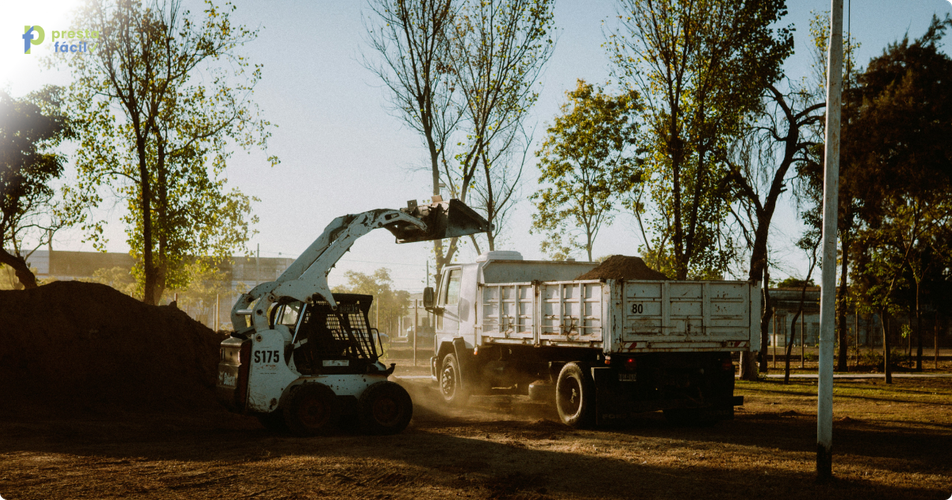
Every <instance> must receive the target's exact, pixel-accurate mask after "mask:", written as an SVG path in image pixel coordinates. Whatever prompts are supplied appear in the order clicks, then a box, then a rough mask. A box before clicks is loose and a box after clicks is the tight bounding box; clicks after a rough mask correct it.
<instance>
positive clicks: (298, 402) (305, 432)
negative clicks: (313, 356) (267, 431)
mask: <svg viewBox="0 0 952 500" xmlns="http://www.w3.org/2000/svg"><path fill="white" fill-rule="evenodd" d="M339 413H340V406H339V405H338V403H337V396H336V395H335V394H334V391H333V390H331V388H330V387H327V386H326V385H324V384H317V383H309V384H301V385H299V386H297V387H295V388H294V389H292V392H291V393H290V394H289V395H288V399H287V403H286V404H285V405H284V421H285V423H286V424H287V426H288V429H289V430H290V431H291V432H292V433H294V434H296V435H298V436H316V435H325V434H328V433H330V432H331V431H332V430H333V427H334V424H335V423H336V422H337V418H338V416H339Z"/></svg>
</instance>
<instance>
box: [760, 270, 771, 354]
mask: <svg viewBox="0 0 952 500" xmlns="http://www.w3.org/2000/svg"><path fill="white" fill-rule="evenodd" d="M771 318H773V308H771V307H770V271H769V268H768V267H767V266H764V313H763V316H761V318H760V352H759V353H757V361H758V362H759V363H760V373H767V369H768V367H767V328H768V327H769V326H770V319H771Z"/></svg>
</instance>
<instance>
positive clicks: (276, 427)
mask: <svg viewBox="0 0 952 500" xmlns="http://www.w3.org/2000/svg"><path fill="white" fill-rule="evenodd" d="M255 416H256V417H257V418H258V422H261V425H263V426H264V428H265V429H268V430H269V431H271V432H287V431H288V425H287V424H286V423H284V412H283V411H281V410H275V411H273V412H271V413H258V414H256V415H255Z"/></svg>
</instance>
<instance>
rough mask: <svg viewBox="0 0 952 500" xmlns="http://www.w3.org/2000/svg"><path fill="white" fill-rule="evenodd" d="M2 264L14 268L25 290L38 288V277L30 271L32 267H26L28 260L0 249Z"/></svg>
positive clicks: (0, 262)
mask: <svg viewBox="0 0 952 500" xmlns="http://www.w3.org/2000/svg"><path fill="white" fill-rule="evenodd" d="M0 264H4V265H7V266H10V267H12V268H13V272H14V273H16V276H17V280H19V281H20V284H21V285H23V288H36V286H37V285H36V275H34V274H33V271H30V266H28V265H26V259H24V258H22V257H20V256H17V255H13V254H11V253H8V252H7V251H6V250H4V249H3V247H0Z"/></svg>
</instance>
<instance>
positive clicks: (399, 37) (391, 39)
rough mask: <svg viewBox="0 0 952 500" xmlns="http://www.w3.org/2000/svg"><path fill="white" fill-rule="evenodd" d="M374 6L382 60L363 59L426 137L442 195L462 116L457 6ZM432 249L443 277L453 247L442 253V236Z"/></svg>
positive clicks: (445, 0) (398, 0) (400, 2)
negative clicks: (455, 65) (455, 71)
mask: <svg viewBox="0 0 952 500" xmlns="http://www.w3.org/2000/svg"><path fill="white" fill-rule="evenodd" d="M370 8H371V10H372V11H373V13H374V16H373V18H372V19H371V20H370V27H368V30H367V32H368V34H369V40H368V44H369V45H370V47H371V48H372V49H373V50H374V52H377V53H378V54H379V55H380V57H381V62H380V63H376V62H371V61H369V60H366V59H365V62H364V64H365V66H367V67H368V68H369V69H371V71H373V72H374V73H375V74H376V75H377V76H378V77H380V79H381V80H383V82H384V85H386V86H387V88H388V89H389V90H390V94H391V99H392V103H393V108H394V111H395V113H396V114H397V115H398V116H399V117H401V118H402V119H403V121H404V123H406V124H407V126H409V127H410V128H411V129H413V130H414V131H416V132H417V133H419V134H420V135H421V136H422V138H423V141H424V143H425V144H426V148H427V152H428V153H429V157H430V175H431V178H432V181H433V195H434V196H438V195H439V194H440V175H441V172H442V168H441V162H442V163H445V162H446V155H447V146H448V145H449V141H450V136H451V135H452V134H453V132H454V131H455V129H456V125H457V123H458V121H459V113H458V109H457V107H456V104H455V103H454V101H453V97H454V94H453V92H454V90H455V87H454V83H453V75H452V69H451V68H450V66H449V52H450V40H449V38H448V36H447V35H448V33H449V31H450V30H451V29H452V25H453V23H454V22H455V17H456V11H457V9H458V7H457V6H455V5H454V3H453V2H452V1H451V0H432V1H429V2H427V1H423V2H408V1H406V0H374V1H372V2H371V4H370ZM433 252H434V254H435V256H436V275H437V276H439V274H440V270H441V269H442V268H443V265H444V264H445V263H447V262H450V260H451V259H452V251H447V252H445V253H444V250H443V241H442V240H435V241H434V242H433Z"/></svg>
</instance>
